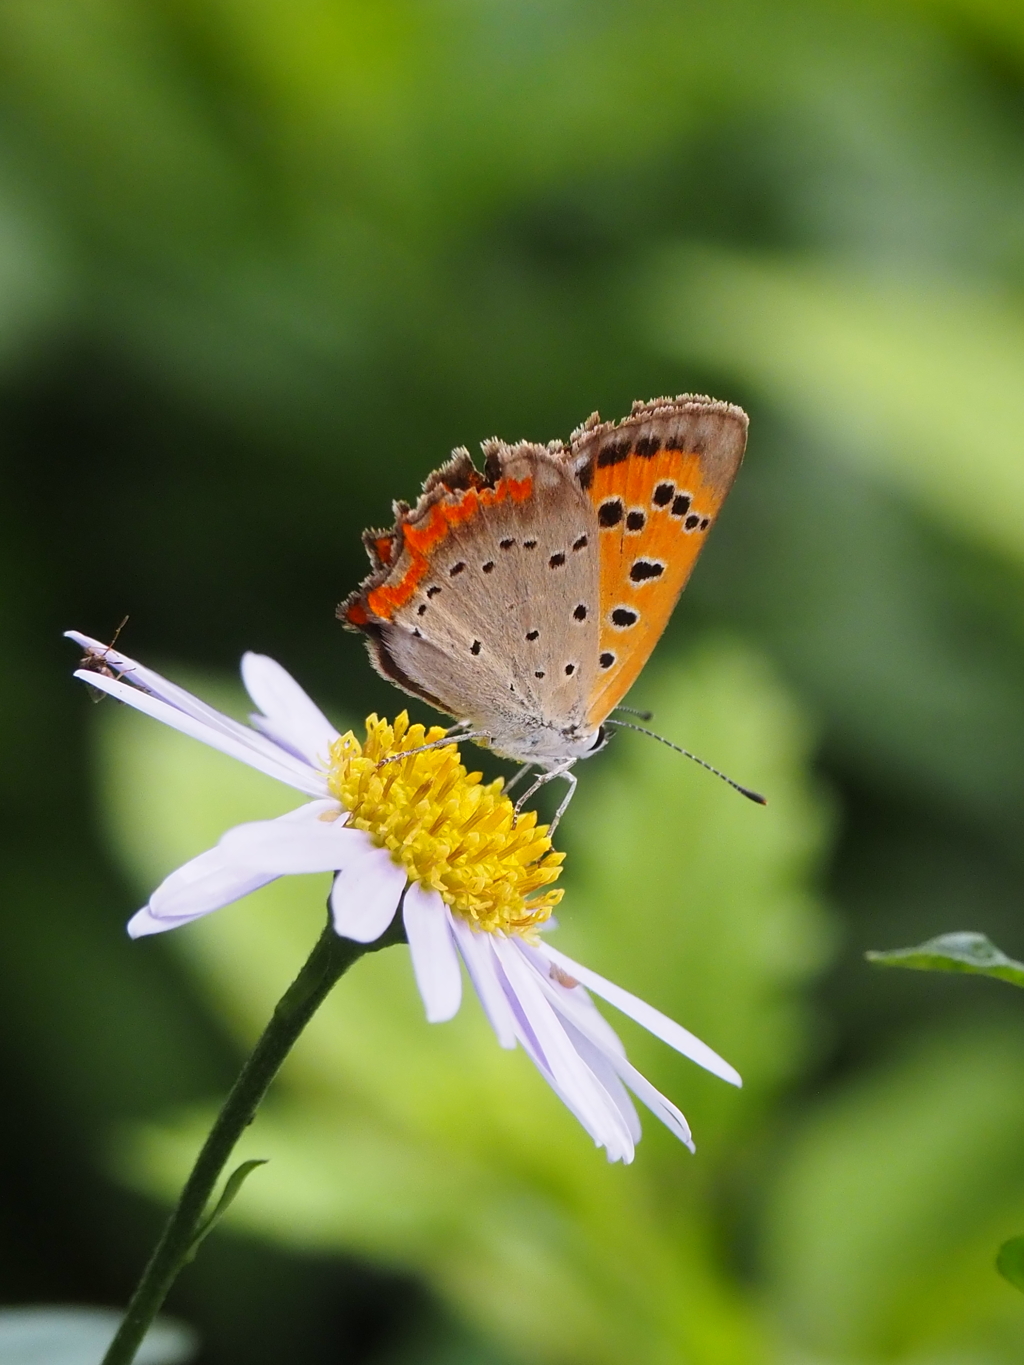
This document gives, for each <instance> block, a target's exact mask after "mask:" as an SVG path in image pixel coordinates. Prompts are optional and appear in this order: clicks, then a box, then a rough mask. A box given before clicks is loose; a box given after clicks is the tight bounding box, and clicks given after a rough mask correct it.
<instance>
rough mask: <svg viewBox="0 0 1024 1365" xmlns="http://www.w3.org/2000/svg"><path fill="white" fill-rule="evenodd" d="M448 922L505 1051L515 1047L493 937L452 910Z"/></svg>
mask: <svg viewBox="0 0 1024 1365" xmlns="http://www.w3.org/2000/svg"><path fill="white" fill-rule="evenodd" d="M448 919H449V922H450V924H451V926H452V932H453V933H454V935H455V941H456V942H457V943H458V945H459V951H460V953H461V954H462V960H463V962H465V964H466V970H467V971H468V972H469V979H470V981H472V983H473V989H474V990H475V991H476V993H477V995H478V996H479V998H480V1003H481V1005H482V1006H483V1009H484V1013H485V1014H486V1015H487V1018H488V1019H489V1020H490V1023H491V1028H493V1029H494V1032H495V1034H496V1035H497V1038H498V1042H499V1044H500V1045H501V1046H502V1047H504V1048H514V1047H515V1045H516V1023H515V1019H514V1018H513V1015H512V1011H511V1009H510V1007H509V1003H508V1001H507V1000H506V998H505V992H504V990H503V989H502V986H501V982H500V981H499V979H498V976H497V973H496V970H495V961H494V958H493V956H492V954H491V948H490V943H489V942H488V940H489V938H490V935H489V934H486V933H477V932H476V931H474V930H473V929H471V928H470V926H469V925H468V924H467V923H466V921H465V920H464V919H460V918H459V916H458V915H453V914H452V912H451V910H449V911H448Z"/></svg>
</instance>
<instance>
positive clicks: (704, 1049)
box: [537, 943, 743, 1085]
mask: <svg viewBox="0 0 1024 1365" xmlns="http://www.w3.org/2000/svg"><path fill="white" fill-rule="evenodd" d="M537 951H538V952H540V953H542V954H543V955H544V957H546V958H547V959H548V961H549V962H553V963H554V964H555V965H556V966H557V967H561V968H562V970H563V971H564V972H566V973H567V974H568V975H569V976H571V977H574V978H575V979H576V980H577V981H581V982H582V983H583V985H584V986H589V987H590V989H591V990H592V991H593V992H594V994H595V995H599V996H601V998H602V999H604V1000H607V1001H608V1003H609V1004H610V1005H614V1006H615V1008H616V1009H618V1010H621V1011H622V1013H623V1014H627V1015H629V1017H630V1019H635V1020H636V1022H637V1023H638V1024H642V1025H643V1026H644V1028H645V1029H647V1031H648V1032H649V1033H653V1034H654V1036H655V1038H660V1039H661V1041H662V1042H663V1043H668V1045H669V1047H673V1048H675V1050H676V1051H677V1052H681V1053H682V1054H683V1056H684V1057H689V1058H690V1060H691V1061H694V1062H696V1063H697V1065H698V1066H702V1067H704V1068H705V1070H707V1071H710V1072H711V1073H712V1074H713V1075H715V1076H720V1077H721V1078H722V1080H723V1081H729V1083H730V1084H731V1085H742V1084H743V1081H742V1079H741V1078H740V1074H739V1072H738V1071H736V1070H735V1068H734V1067H731V1066H730V1065H729V1063H728V1062H726V1061H723V1059H722V1058H721V1057H719V1055H718V1053H717V1052H712V1050H711V1048H709V1047H708V1045H707V1043H702V1042H701V1040H700V1039H699V1038H696V1037H694V1035H693V1034H692V1033H690V1032H689V1031H688V1030H687V1029H684V1028H683V1027H682V1025H681V1024H677V1023H676V1022H675V1020H674V1019H670V1018H669V1017H668V1015H666V1014H662V1013H661V1011H660V1010H656V1009H655V1008H654V1006H653V1005H648V1004H647V1002H646V1001H645V1000H641V999H640V998H639V996H636V995H631V994H630V993H629V991H624V990H623V989H622V987H621V986H616V985H615V984H614V982H611V981H606V980H605V978H604V977H603V976H598V974H597V972H592V971H591V970H590V969H589V967H584V966H581V964H580V963H578V962H573V960H572V958H571V957H566V955H565V954H564V953H560V952H559V951H558V949H557V948H552V947H551V945H550V944H548V943H540V944H539V945H538V949H537Z"/></svg>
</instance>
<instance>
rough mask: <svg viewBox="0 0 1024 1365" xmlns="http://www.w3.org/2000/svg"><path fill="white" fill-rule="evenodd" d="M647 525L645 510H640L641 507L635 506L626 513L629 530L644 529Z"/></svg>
mask: <svg viewBox="0 0 1024 1365" xmlns="http://www.w3.org/2000/svg"><path fill="white" fill-rule="evenodd" d="M646 525H647V518H646V517H645V516H644V514H643V512H641V511H640V509H639V507H634V508H632V509H631V510H630V511H629V512H627V513H626V530H627V531H642V530H643V529H644V527H645V526H646Z"/></svg>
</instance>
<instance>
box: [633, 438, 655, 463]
mask: <svg viewBox="0 0 1024 1365" xmlns="http://www.w3.org/2000/svg"><path fill="white" fill-rule="evenodd" d="M660 449H661V439H660V437H658V436H641V437H640V439H639V441H637V443H636V446H635V450H636V453H637V454H638V455H643V456H644V457H646V458H647V459H650V458H651V456H652V455H657V453H658V451H659V450H660Z"/></svg>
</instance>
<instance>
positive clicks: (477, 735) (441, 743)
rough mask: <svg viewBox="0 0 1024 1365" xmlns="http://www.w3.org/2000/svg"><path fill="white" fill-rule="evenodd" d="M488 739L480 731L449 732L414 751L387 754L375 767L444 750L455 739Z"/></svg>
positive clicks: (405, 750) (418, 746)
mask: <svg viewBox="0 0 1024 1365" xmlns="http://www.w3.org/2000/svg"><path fill="white" fill-rule="evenodd" d="M488 738H489V736H488V735H486V734H485V733H484V732H483V731H482V730H479V731H475V732H474V731H470V732H469V733H467V734H462V733H461V732H460V733H459V734H458V735H452V734H451V732H450V731H449V732H448V734H446V735H444V736H443V737H442V738H441V739H434V740H431V742H430V743H429V744H419V745H417V746H416V748H415V749H403V750H402V751H401V753H398V754H388V756H387V758H382V759H381V760H380V762H379V763H378V764H377V767H378V768H383V767H384V765H385V763H397V762H398V760H399V759H401V758H409V757H410V755H412V754H425V753H426V752H427V750H428V749H444V748H446V747H447V746H448V745H451V744H454V743H455V741H456V739H488Z"/></svg>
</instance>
